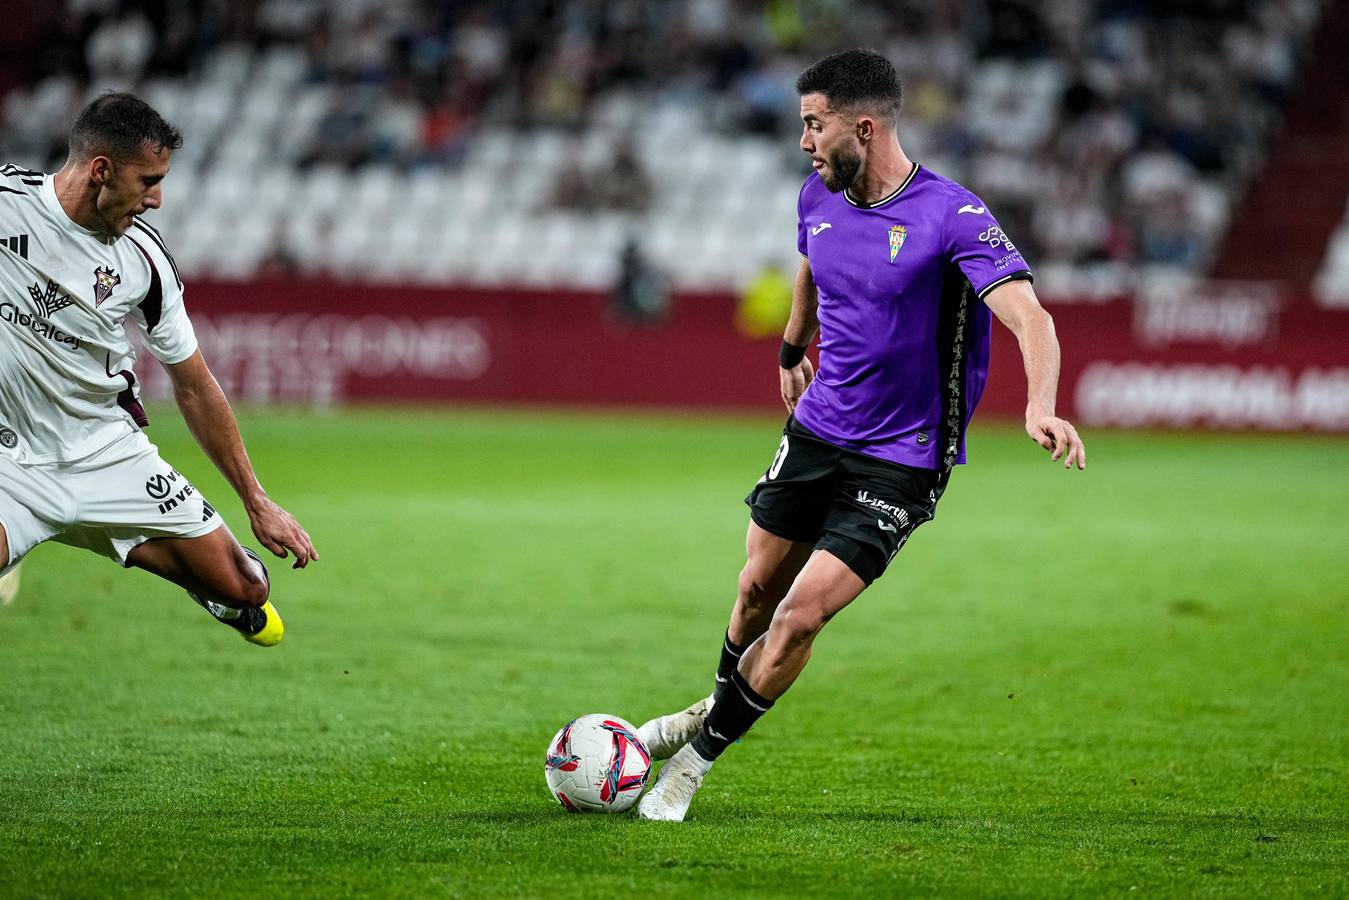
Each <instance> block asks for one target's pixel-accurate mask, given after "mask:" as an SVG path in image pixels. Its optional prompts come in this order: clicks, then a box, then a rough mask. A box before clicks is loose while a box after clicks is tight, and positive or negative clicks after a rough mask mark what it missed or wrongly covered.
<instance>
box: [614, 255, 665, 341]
mask: <svg viewBox="0 0 1349 900" xmlns="http://www.w3.org/2000/svg"><path fill="white" fill-rule="evenodd" d="M609 309H610V312H611V313H612V314H613V316H614V317H615V318H616V319H618V320H619V321H622V322H627V323H630V324H633V325H643V326H647V327H653V326H656V325H659V324H661V323H662V322H663V321H664V320H665V319H666V317H667V316H668V315H669V313H670V284H669V281H668V280H667V279H666V277H665V275H664V273H663V272H661V271H660V270H659V269H657V268H656V267H655V266H653V265H651V264H650V263H649V262H647V260H646V258H645V257H644V256H643V255H642V250H641V248H640V247H639V246H638V245H637V241H636V240H635V239H633V238H629V239H628V241H627V243H626V244H625V245H624V246H623V253H622V255H621V257H620V258H619V264H618V283H617V284H616V285H614V291H613V297H612V300H611V302H610V305H609Z"/></svg>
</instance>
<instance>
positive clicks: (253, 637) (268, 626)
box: [239, 600, 286, 647]
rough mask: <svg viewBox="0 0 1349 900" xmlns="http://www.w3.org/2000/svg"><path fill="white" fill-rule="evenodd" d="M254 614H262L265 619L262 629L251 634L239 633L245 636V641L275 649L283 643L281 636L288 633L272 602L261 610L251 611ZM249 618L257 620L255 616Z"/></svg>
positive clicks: (264, 605)
mask: <svg viewBox="0 0 1349 900" xmlns="http://www.w3.org/2000/svg"><path fill="white" fill-rule="evenodd" d="M250 612H252V613H258V614H261V615H262V617H263V623H262V627H261V628H259V629H258V630H257V631H254V632H252V633H251V634H250V633H249V632H247V631H244V630H243V629H240V630H239V633H240V634H242V635H243V636H244V640H246V641H248V642H249V643H250V644H257V645H258V646H259V647H275V646H276V645H277V644H279V643H281V636H282V635H284V634H285V633H286V626H285V624H284V623H282V621H281V615H280V614H279V613H278V612H277V611H276V607H275V606H272V601H270V600H268V601H267V602H266V603H264V604H262V608H261V609H256V610H250ZM248 618H250V619H254V620H256V617H255V616H249V617H248Z"/></svg>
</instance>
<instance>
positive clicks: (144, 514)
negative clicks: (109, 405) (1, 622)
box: [0, 431, 222, 572]
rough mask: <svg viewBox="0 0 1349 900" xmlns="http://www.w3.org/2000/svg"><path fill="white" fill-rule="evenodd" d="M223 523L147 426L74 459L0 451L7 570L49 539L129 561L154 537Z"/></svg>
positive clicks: (190, 533) (193, 533)
mask: <svg viewBox="0 0 1349 900" xmlns="http://www.w3.org/2000/svg"><path fill="white" fill-rule="evenodd" d="M221 524H222V521H221V518H220V516H219V515H218V514H217V513H216V511H215V510H214V509H212V508H211V504H209V503H207V502H206V499H205V498H204V497H202V495H201V494H200V493H198V492H197V489H196V488H195V487H193V486H192V484H191V483H190V482H189V481H188V480H187V479H186V478H184V477H183V476H182V475H180V474H179V473H178V472H177V471H175V470H174V468H173V467H172V466H170V465H169V464H168V463H166V462H164V460H162V459H160V458H159V449H158V448H157V447H155V445H154V444H152V443H150V440H149V439H148V438H147V437H146V436H145V434H144V433H142V432H139V431H136V432H132V433H131V434H129V435H127V436H126V437H123V438H119V439H117V440H116V441H113V442H112V443H111V444H109V445H108V446H106V447H104V448H103V449H102V450H99V451H98V452H97V453H94V454H92V455H90V456H87V457H85V458H84V459H81V460H79V461H78V462H73V463H50V464H45V465H27V466H26V465H19V464H18V463H16V462H14V461H12V460H10V459H8V458H7V457H5V456H3V455H0V525H3V526H4V528H5V534H6V536H7V537H8V540H9V563H8V564H7V565H6V566H5V567H4V569H3V571H4V572H7V571H9V570H10V569H12V568H13V567H14V566H16V565H18V563H19V560H21V559H22V558H23V557H24V555H25V554H26V553H28V551H30V550H32V549H33V548H34V547H36V546H37V545H38V544H40V543H42V542H43V541H47V540H55V541H59V542H60V543H62V544H69V545H71V546H72V547H83V548H84V549H86V550H92V551H94V552H95V553H98V554H101V555H103V556H106V557H108V558H110V559H113V560H116V561H117V562H119V563H121V564H122V565H124V566H125V565H126V564H127V562H126V558H127V554H129V553H130V552H131V551H132V550H133V549H135V548H136V547H138V546H140V545H141V544H143V543H145V542H146V541H148V540H150V539H151V538H160V537H200V536H201V535H203V534H208V533H209V532H212V531H215V530H216V529H217V528H219V527H220V526H221Z"/></svg>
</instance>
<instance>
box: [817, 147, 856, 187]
mask: <svg viewBox="0 0 1349 900" xmlns="http://www.w3.org/2000/svg"><path fill="white" fill-rule="evenodd" d="M828 166H829V174H828V175H827V176H825V177H824V186H825V188H826V189H828V190H829V192H830V193H834V194H837V193H838V192H839V191H843V190H847V189H848V188H850V187H852V183H853V182H854V181H856V180H857V173H858V172H860V171H861V169H862V157H861V155H860V154H858V152H857V151H856V150H854V149H852V148H851V147H840V148H839V149H838V150H837V151H835V152H834V155H833V156H831V157H830V158H829V160H828Z"/></svg>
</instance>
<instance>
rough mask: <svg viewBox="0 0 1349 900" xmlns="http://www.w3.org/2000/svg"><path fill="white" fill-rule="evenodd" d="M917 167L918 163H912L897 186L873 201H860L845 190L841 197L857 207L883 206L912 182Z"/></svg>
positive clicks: (872, 207) (871, 207) (916, 172)
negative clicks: (906, 175) (905, 176)
mask: <svg viewBox="0 0 1349 900" xmlns="http://www.w3.org/2000/svg"><path fill="white" fill-rule="evenodd" d="M918 169H919V165H918V163H914V164H913V168H912V169H910V170H909V176H908V177H907V178H905V179H904V181H903V182H901V183H900V185H899V187H897V188H895V189H894V190H893V191H891V192H890V193H889V194H887V195H886V196H884V197H882V198H881V199H879V200H877V201H876V202H875V203H861V202H859V201H857V200H854V199H853V198H852V197H851V196H849V194H848V192H847V191H846V190H845V191H844V192H843V199H844V200H847V201H848V202H849V203H851V204H852V205H853V206H855V207H857V208H858V209H876V208H877V207H879V206H884V205H885V204H887V203H890V202H892V201H894V199H895V198H896V197H898V196H899V195H900V194H902V193H904V189H905V188H906V187H908V186H909V185H910V184H912V183H913V179H914V178H915V177H916V176H917V175H918Z"/></svg>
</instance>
